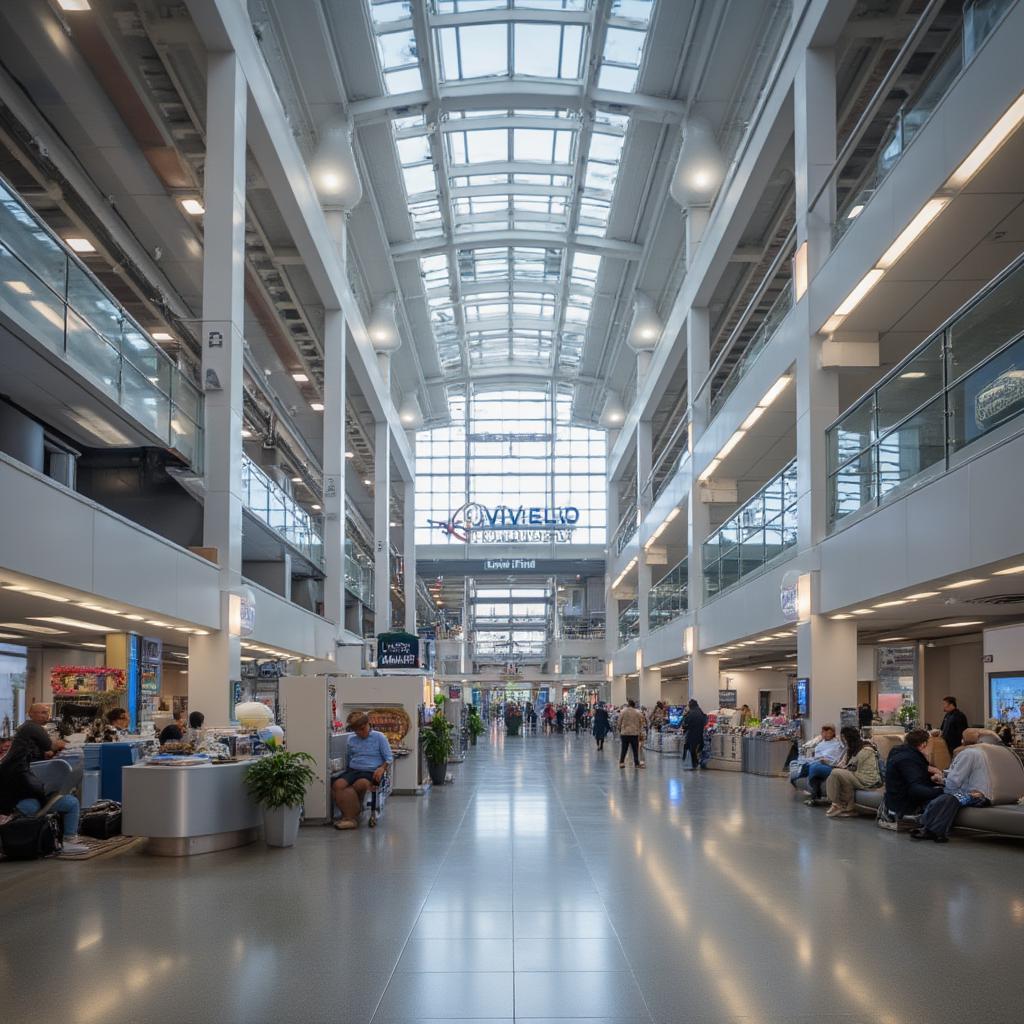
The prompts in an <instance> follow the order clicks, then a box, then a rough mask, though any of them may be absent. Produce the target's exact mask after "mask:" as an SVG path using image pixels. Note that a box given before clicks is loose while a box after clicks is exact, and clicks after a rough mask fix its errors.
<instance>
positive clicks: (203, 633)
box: [192, 629, 210, 636]
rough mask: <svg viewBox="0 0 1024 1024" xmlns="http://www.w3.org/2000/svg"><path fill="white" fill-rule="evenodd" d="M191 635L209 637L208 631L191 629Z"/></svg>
mask: <svg viewBox="0 0 1024 1024" xmlns="http://www.w3.org/2000/svg"><path fill="white" fill-rule="evenodd" d="M192 635H193V636H209V635H210V631H209V630H208V629H193V630H192Z"/></svg>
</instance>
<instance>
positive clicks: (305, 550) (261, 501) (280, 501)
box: [242, 454, 324, 569]
mask: <svg viewBox="0 0 1024 1024" xmlns="http://www.w3.org/2000/svg"><path fill="white" fill-rule="evenodd" d="M242 503H243V504H244V505H245V507H246V508H247V509H248V510H249V511H250V512H252V514H253V515H254V516H256V518H257V519H259V520H260V521H261V522H263V523H266V524H267V526H269V527H270V528H271V529H272V530H273V531H274V532H275V533H277V534H279V535H280V536H281V537H282V538H283V539H284V540H286V541H287V542H288V543H289V544H291V545H292V547H294V548H296V549H297V550H299V551H301V552H302V554H303V555H305V556H306V558H308V559H309V561H310V562H312V563H313V564H314V565H317V566H319V567H320V568H321V569H322V568H323V565H324V542H323V538H322V537H321V535H320V530H319V529H318V528H317V525H316V523H315V521H314V520H313V517H312V516H310V514H309V513H308V512H307V511H306V510H305V509H304V508H302V506H301V505H299V504H297V503H296V502H295V500H294V499H293V498H292V497H291V496H290V495H289V494H288V493H287V492H286V491H285V490H284V489H283V488H282V487H280V486H279V485H278V484H277V483H275V482H274V481H273V480H271V479H270V477H269V476H267V474H266V473H264V472H263V470H262V469H260V467H259V466H257V465H256V463H255V462H253V461H252V459H250V458H249V456H248V455H245V454H243V455H242Z"/></svg>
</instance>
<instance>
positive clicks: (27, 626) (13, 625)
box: [0, 622, 64, 635]
mask: <svg viewBox="0 0 1024 1024" xmlns="http://www.w3.org/2000/svg"><path fill="white" fill-rule="evenodd" d="M0 626H2V627H3V628H4V629H16V630H18V631H19V632H21V633H47V634H53V635H57V634H59V633H63V632H64V630H63V629H54V628H53V627H51V626H33V625H32V624H31V623H23V622H0Z"/></svg>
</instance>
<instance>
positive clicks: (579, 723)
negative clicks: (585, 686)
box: [573, 700, 587, 736]
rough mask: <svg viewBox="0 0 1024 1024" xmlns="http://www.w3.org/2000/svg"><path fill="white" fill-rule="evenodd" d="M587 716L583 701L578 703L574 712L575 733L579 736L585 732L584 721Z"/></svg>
mask: <svg viewBox="0 0 1024 1024" xmlns="http://www.w3.org/2000/svg"><path fill="white" fill-rule="evenodd" d="M586 716H587V708H586V705H584V703H583V701H581V700H579V701H577V702H576V710H575V711H574V712H573V731H574V732H575V733H576V735H577V736H579V734H580V732H581V731H582V730H583V719H584V718H586Z"/></svg>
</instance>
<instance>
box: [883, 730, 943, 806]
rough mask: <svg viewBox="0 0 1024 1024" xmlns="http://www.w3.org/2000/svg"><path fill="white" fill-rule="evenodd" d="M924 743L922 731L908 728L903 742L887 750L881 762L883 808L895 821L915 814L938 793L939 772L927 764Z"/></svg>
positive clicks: (924, 737) (940, 792) (940, 790)
mask: <svg viewBox="0 0 1024 1024" xmlns="http://www.w3.org/2000/svg"><path fill="white" fill-rule="evenodd" d="M928 740H929V736H928V733H927V732H925V730H924V729H911V730H910V732H908V733H907V736H906V739H905V740H904V741H903V742H902V743H901V744H899V746H896V747H893V748H892V750H890V751H889V757H888V759H887V760H886V762H885V805H886V807H887V808H888V809H889V810H890V811H891V812H892V813H893V814H895V815H896V817H897V818H902V817H903V816H904V815H906V814H917V813H918V812H919V811H920V810H921V808H922V807H924V806H925V805H926V804H927V803H928V802H929V801H931V800H934V799H935V798H936V797H937V796H940V795H941V794H942V786H941V779H942V772H941V771H939V769H938V768H933V767H932V766H931V765H930V764H928V758H927V757H925V754H924V751H925V748H926V747H927V746H928Z"/></svg>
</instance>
